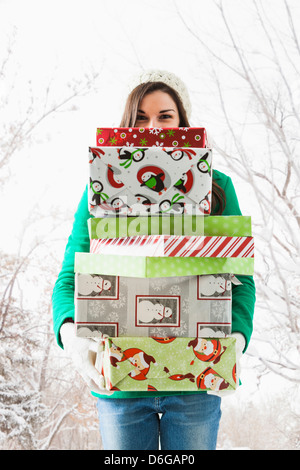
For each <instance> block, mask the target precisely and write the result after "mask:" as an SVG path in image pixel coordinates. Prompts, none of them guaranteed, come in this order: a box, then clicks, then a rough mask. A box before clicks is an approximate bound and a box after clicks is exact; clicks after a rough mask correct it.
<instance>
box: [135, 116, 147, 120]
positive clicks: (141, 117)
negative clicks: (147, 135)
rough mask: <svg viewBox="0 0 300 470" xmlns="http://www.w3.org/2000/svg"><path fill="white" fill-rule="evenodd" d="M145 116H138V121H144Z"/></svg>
mask: <svg viewBox="0 0 300 470" xmlns="http://www.w3.org/2000/svg"><path fill="white" fill-rule="evenodd" d="M144 119H146V118H145V116H137V118H136V120H137V121H143V120H144Z"/></svg>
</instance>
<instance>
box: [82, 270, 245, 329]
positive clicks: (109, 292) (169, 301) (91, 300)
mask: <svg viewBox="0 0 300 470" xmlns="http://www.w3.org/2000/svg"><path fill="white" fill-rule="evenodd" d="M232 283H239V281H238V280H237V279H236V278H235V277H234V276H233V275H231V274H212V275H199V276H183V277H172V278H134V277H122V276H109V275H99V274H86V273H78V272H77V273H76V274H75V325H76V334H77V335H78V336H81V337H100V336H101V334H104V335H108V336H114V337H118V336H132V337H134V336H147V337H150V336H151V337H153V336H160V337H169V336H172V337H188V336H197V337H205V336H207V333H208V331H209V332H210V334H211V335H213V336H216V337H224V336H226V335H228V334H230V333H231V293H232Z"/></svg>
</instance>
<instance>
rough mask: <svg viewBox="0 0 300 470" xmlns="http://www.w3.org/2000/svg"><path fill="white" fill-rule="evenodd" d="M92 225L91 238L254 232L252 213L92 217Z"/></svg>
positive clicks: (250, 233)
mask: <svg viewBox="0 0 300 470" xmlns="http://www.w3.org/2000/svg"><path fill="white" fill-rule="evenodd" d="M88 226H89V234H90V238H91V239H100V238H118V237H127V236H135V235H188V236H192V235H206V236H228V237H251V236H252V228H251V217H250V216H211V215H209V216H193V215H181V216H179V215H176V216H174V215H173V214H172V215H169V214H168V216H163V215H162V216H151V217H150V216H149V217H147V216H138V217H107V218H93V217H92V218H90V219H89V220H88Z"/></svg>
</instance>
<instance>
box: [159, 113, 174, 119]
mask: <svg viewBox="0 0 300 470" xmlns="http://www.w3.org/2000/svg"><path fill="white" fill-rule="evenodd" d="M160 119H172V116H170V115H169V114H162V115H161V116H160Z"/></svg>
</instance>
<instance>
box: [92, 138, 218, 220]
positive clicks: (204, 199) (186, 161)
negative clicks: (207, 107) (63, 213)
mask: <svg viewBox="0 0 300 470" xmlns="http://www.w3.org/2000/svg"><path fill="white" fill-rule="evenodd" d="M88 161H89V191H88V200H89V211H90V214H91V215H93V216H95V217H102V216H105V215H110V216H112V215H113V216H115V215H121V216H126V215H131V216H133V215H149V214H162V215H164V216H169V215H170V214H182V213H189V214H196V215H197V214H198V215H203V214H210V212H211V189H212V170H211V165H212V151H211V149H203V148H183V149H177V148H175V149H174V148H173V147H164V148H162V147H150V148H145V147H141V148H137V147H89V157H88Z"/></svg>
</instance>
